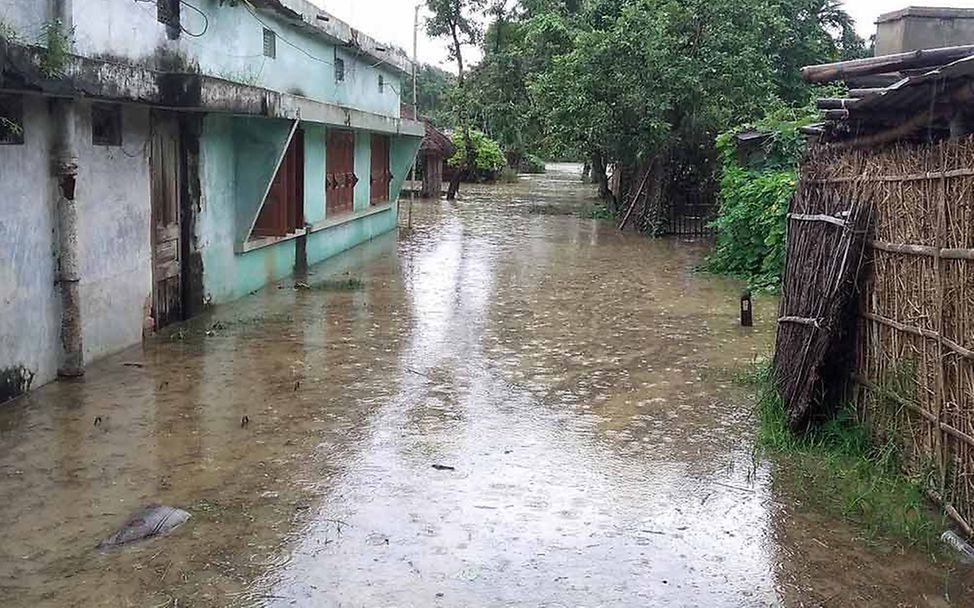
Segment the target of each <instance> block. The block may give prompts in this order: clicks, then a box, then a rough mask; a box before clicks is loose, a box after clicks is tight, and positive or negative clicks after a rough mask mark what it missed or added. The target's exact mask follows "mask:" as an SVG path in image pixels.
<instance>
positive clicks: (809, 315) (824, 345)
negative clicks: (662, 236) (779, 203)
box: [774, 150, 872, 431]
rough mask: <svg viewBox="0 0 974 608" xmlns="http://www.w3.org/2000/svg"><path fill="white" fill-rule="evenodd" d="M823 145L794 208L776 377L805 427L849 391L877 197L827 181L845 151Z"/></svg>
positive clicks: (793, 416)
mask: <svg viewBox="0 0 974 608" xmlns="http://www.w3.org/2000/svg"><path fill="white" fill-rule="evenodd" d="M824 156H825V155H824V153H823V152H822V151H821V150H818V151H816V154H813V155H812V156H811V157H810V159H809V162H808V163H806V165H805V166H804V175H805V177H806V179H804V180H803V181H802V182H801V184H800V185H799V189H798V192H797V194H796V196H795V197H794V199H793V200H792V202H791V206H790V208H789V213H788V257H787V263H786V267H785V275H784V285H783V297H782V298H781V308H780V311H779V319H778V333H777V336H776V343H775V357H774V377H775V383H776V384H777V387H778V390H779V392H780V393H781V395H782V398H783V399H784V403H785V407H786V411H787V413H788V424H789V426H791V428H792V429H793V430H796V431H800V430H804V429H805V428H806V427H807V426H808V425H809V424H810V423H812V422H814V421H815V420H816V419H817V418H820V417H821V416H822V415H823V414H825V413H827V412H825V411H823V410H824V408H825V407H826V406H827V404H829V403H832V402H834V401H835V400H837V399H841V398H842V392H843V391H844V389H845V387H846V384H847V378H848V371H847V370H848V368H849V367H850V366H851V365H852V364H853V362H852V359H851V357H850V356H849V353H852V352H855V348H854V346H855V342H854V334H855V323H856V321H855V313H854V306H855V302H856V301H857V296H858V286H859V283H860V281H859V277H860V272H861V270H862V267H863V260H864V256H865V248H866V241H867V236H868V234H869V228H870V221H871V215H872V205H870V204H869V202H868V200H867V199H866V198H864V197H862V196H860V195H859V192H858V190H859V185H858V184H857V183H854V182H841V183H839V184H835V185H825V184H824V183H822V179H824V177H819V172H820V171H822V170H831V168H832V167H833V166H834V164H835V163H842V162H844V160H845V159H844V158H842V157H836V156H835V155H834V154H831V155H827V157H824Z"/></svg>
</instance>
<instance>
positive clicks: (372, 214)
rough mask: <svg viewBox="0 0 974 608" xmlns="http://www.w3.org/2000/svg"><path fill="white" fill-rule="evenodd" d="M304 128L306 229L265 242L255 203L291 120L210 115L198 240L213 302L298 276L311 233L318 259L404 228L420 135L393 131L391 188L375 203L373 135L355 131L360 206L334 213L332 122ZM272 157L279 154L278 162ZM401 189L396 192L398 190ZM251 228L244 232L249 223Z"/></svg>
mask: <svg viewBox="0 0 974 608" xmlns="http://www.w3.org/2000/svg"><path fill="white" fill-rule="evenodd" d="M301 128H302V129H303V131H304V218H305V222H306V223H307V224H308V225H309V227H308V229H307V232H306V234H305V235H303V236H302V235H292V236H289V237H283V238H281V239H279V240H277V242H270V243H267V244H262V245H260V246H257V245H254V244H253V243H251V242H249V241H248V238H247V237H248V235H249V227H250V223H251V219H252V218H253V217H255V215H256V213H257V211H258V209H259V206H257V207H255V206H253V204H252V203H253V202H254V201H258V202H262V201H260V199H262V197H263V193H264V192H265V191H266V187H267V184H268V183H269V181H270V180H271V179H273V173H272V171H270V170H268V167H269V166H273V164H274V162H276V158H277V157H279V156H280V155H281V154H283V151H284V148H285V146H286V143H287V137H286V135H287V133H288V132H289V130H290V125H289V123H287V121H275V120H270V119H257V118H239V117H230V116H219V115H213V116H208V117H207V118H206V119H205V120H204V126H203V134H202V137H201V139H200V150H201V164H202V169H201V181H202V204H201V212H200V215H199V218H198V220H197V237H198V239H197V241H198V243H199V247H200V253H201V255H202V259H203V284H204V290H205V299H206V301H207V302H208V303H211V304H219V303H224V302H229V301H232V300H235V299H237V298H240V297H243V296H244V295H247V294H248V293H251V292H253V291H255V290H257V289H260V288H261V287H263V286H264V285H266V284H268V283H271V282H273V281H276V280H279V279H281V278H284V277H287V276H288V275H290V274H291V273H292V272H293V271H294V268H295V265H296V263H297V261H298V259H299V257H298V248H299V239H303V240H304V246H305V254H306V261H307V263H308V264H315V263H318V262H321V261H322V260H325V259H327V258H329V257H331V256H333V255H335V254H338V253H341V252H342V251H345V250H347V249H349V248H351V247H354V246H355V245H358V244H360V243H364V242H366V241H368V240H370V239H372V238H374V237H376V236H378V235H380V234H383V233H386V232H389V231H390V230H393V229H394V228H395V227H396V224H397V215H396V209H395V204H394V203H395V200H396V199H397V198H398V193H399V191H400V189H401V187H402V183H403V180H404V179H405V177H406V173H407V172H408V170H409V166H410V164H411V163H412V159H413V155H415V153H416V151H417V150H418V149H419V145H420V143H421V140H420V139H419V138H418V137H401V136H392V138H391V146H390V148H391V150H390V169H391V171H392V174H393V176H394V179H393V182H392V185H391V188H390V195H389V196H387V197H386V200H384V201H383V202H382V203H379V204H376V205H372V204H371V203H370V202H369V198H370V197H369V193H370V191H369V188H370V186H369V175H370V171H371V137H372V135H371V134H370V133H368V132H364V131H356V132H355V154H354V159H355V173H356V175H357V176H358V177H359V182H358V184H356V186H355V194H354V200H355V205H354V211H353V213H352V214H350V215H344V216H339V217H329V216H328V213H327V210H326V205H325V167H326V161H327V149H326V135H327V128H326V127H325V126H323V125H318V124H302V125H301ZM270 159H274V160H273V161H271V160H270ZM393 193H394V194H393ZM242 227H243V228H244V229H243V230H242V231H241V228H242Z"/></svg>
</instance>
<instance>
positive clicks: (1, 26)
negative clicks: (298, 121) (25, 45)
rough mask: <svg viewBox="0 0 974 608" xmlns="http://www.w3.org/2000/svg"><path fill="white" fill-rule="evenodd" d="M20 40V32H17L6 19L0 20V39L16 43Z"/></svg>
mask: <svg viewBox="0 0 974 608" xmlns="http://www.w3.org/2000/svg"><path fill="white" fill-rule="evenodd" d="M22 40H23V38H22V37H21V35H20V32H18V31H17V29H16V28H14V26H12V25H10V24H9V23H7V22H6V21H3V20H0V41H6V42H12V43H15V44H18V43H20V42H21V41H22Z"/></svg>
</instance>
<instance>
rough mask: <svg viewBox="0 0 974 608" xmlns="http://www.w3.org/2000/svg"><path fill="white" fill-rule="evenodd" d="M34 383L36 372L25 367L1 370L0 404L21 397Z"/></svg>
mask: <svg viewBox="0 0 974 608" xmlns="http://www.w3.org/2000/svg"><path fill="white" fill-rule="evenodd" d="M33 383H34V372H32V371H31V370H29V369H27V368H26V367H23V366H17V367H8V368H6V369H2V370H0V403H4V402H5V401H10V400H11V399H14V398H16V397H20V396H21V395H23V394H24V393H26V392H27V391H29V390H30V387H31V385H32V384H33Z"/></svg>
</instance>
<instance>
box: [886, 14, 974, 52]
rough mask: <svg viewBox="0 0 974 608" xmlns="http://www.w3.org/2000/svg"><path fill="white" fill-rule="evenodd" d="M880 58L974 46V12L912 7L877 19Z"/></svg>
mask: <svg viewBox="0 0 974 608" xmlns="http://www.w3.org/2000/svg"><path fill="white" fill-rule="evenodd" d="M876 26H877V29H876V55H892V54H894V53H903V52H906V51H916V50H919V49H933V48H941V47H946V46H959V45H963V44H974V9H969V8H936V7H927V6H910V7H907V8H904V9H901V10H898V11H894V12H892V13H886V14H885V15H880V16H879V18H878V19H877V20H876Z"/></svg>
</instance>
